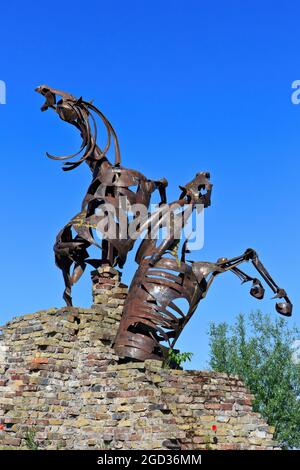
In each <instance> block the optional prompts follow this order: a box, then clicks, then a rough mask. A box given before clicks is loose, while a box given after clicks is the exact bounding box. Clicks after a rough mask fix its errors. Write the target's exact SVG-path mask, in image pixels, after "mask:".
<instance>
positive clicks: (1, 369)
mask: <svg viewBox="0 0 300 470" xmlns="http://www.w3.org/2000/svg"><path fill="white" fill-rule="evenodd" d="M118 282H119V281H118ZM96 284H97V283H96ZM96 284H95V285H96ZM108 284H109V283H108ZM115 287H116V288H118V289H124V288H125V287H124V286H122V285H121V286H120V285H119V284H118V286H115ZM95 288H97V289H98V294H97V295H101V301H102V306H101V305H94V306H93V308H91V309H81V308H74V307H68V308H63V309H51V310H45V311H41V312H37V313H35V314H31V315H25V316H23V317H17V318H15V319H13V320H12V321H11V322H9V323H7V325H5V326H4V327H3V328H2V334H1V335H0V448H2V449H3V448H4V449H22V448H24V449H25V448H28V447H30V446H32V445H34V446H35V447H37V448H39V449H66V448H67V449H86V448H89V449H99V448H103V449H105V448H107V449H136V448H138V449H171V448H172V449H272V448H273V447H274V446H275V443H274V441H272V433H273V431H274V429H272V428H270V427H268V425H267V424H266V422H265V421H264V420H263V419H262V418H261V417H260V415H259V414H257V413H254V412H253V411H252V407H251V400H252V396H251V395H250V394H249V392H248V391H247V390H246V388H245V386H244V385H243V383H242V382H241V381H240V380H239V379H238V378H237V377H228V376H227V375H226V374H216V373H213V372H205V371H180V370H170V369H163V368H162V367H161V363H160V362H159V361H145V362H143V363H129V364H119V363H118V357H117V356H116V355H115V354H114V351H113V349H112V348H111V345H112V341H113V339H114V336H115V334H116V330H117V327H118V323H119V320H120V315H121V312H122V308H121V306H122V303H123V301H124V300H123V295H122V290H119V291H118V294H119V302H120V303H119V304H118V302H114V303H113V304H111V303H110V304H109V308H104V307H105V306H104V305H103V299H104V297H105V292H103V289H102V291H101V292H99V289H100V290H101V286H100V287H99V285H96V287H95ZM112 288H113V286H111V285H110V286H109V289H112ZM103 295H104V297H103Z"/></svg>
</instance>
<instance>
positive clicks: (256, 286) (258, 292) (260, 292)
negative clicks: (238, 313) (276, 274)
mask: <svg viewBox="0 0 300 470" xmlns="http://www.w3.org/2000/svg"><path fill="white" fill-rule="evenodd" d="M250 294H251V295H252V297H255V298H256V299H258V300H261V299H263V298H264V295H265V289H264V288H263V286H262V285H261V283H260V282H259V281H254V282H253V285H252V287H251V289H250Z"/></svg>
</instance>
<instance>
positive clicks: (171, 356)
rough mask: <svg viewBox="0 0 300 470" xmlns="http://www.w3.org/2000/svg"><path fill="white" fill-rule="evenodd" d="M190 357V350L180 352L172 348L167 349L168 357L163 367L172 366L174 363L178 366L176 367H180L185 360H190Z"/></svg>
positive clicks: (191, 354) (191, 355)
mask: <svg viewBox="0 0 300 470" xmlns="http://www.w3.org/2000/svg"><path fill="white" fill-rule="evenodd" d="M192 357H193V353H192V352H182V353H181V352H180V351H174V349H169V352H168V357H167V359H166V361H165V367H166V368H172V366H173V365H176V366H178V368H181V366H182V364H184V363H185V362H187V361H191V359H192Z"/></svg>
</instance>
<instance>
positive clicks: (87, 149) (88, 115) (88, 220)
mask: <svg viewBox="0 0 300 470" xmlns="http://www.w3.org/2000/svg"><path fill="white" fill-rule="evenodd" d="M36 91H37V92H38V93H40V94H41V95H43V96H44V97H45V98H46V101H45V103H44V105H43V106H42V108H41V110H42V111H46V110H47V109H49V108H50V109H53V110H54V111H55V112H56V113H57V114H58V116H59V117H60V118H61V119H62V120H63V121H66V122H68V123H69V124H72V125H73V126H75V127H76V128H77V129H78V130H79V131H80V134H81V138H82V145H81V148H80V150H79V152H77V153H75V154H73V155H69V156H60V157H55V156H52V155H49V154H48V153H47V156H48V157H49V158H51V159H54V160H68V159H70V158H73V157H76V156H78V155H79V156H80V157H79V159H78V160H77V161H75V162H74V161H73V162H66V163H64V166H63V170H64V171H69V170H72V169H74V168H76V167H78V166H79V165H80V164H81V163H82V162H86V163H87V165H88V166H89V168H90V170H91V172H92V175H93V176H92V182H91V184H90V186H89V188H88V191H87V193H86V195H85V197H84V199H83V202H82V207H81V211H80V212H79V213H78V214H77V215H75V217H73V218H72V219H71V220H70V222H68V223H67V224H66V225H65V226H64V227H63V228H62V230H61V231H60V232H59V233H58V235H57V238H56V242H55V245H54V252H55V262H56V265H57V266H58V267H59V268H60V269H61V270H62V273H63V277H64V282H65V290H64V294H63V298H64V300H65V301H66V303H67V305H72V297H71V288H72V286H73V285H74V284H75V282H77V281H78V279H79V278H80V277H81V275H82V274H83V272H84V270H85V267H86V264H87V263H88V264H90V265H92V266H93V267H95V268H97V267H99V266H100V265H101V264H106V263H108V264H109V265H111V266H119V267H121V268H122V267H123V266H124V263H125V261H126V258H127V254H128V252H129V251H130V250H131V249H132V247H133V245H134V242H135V239H133V238H130V236H127V238H126V237H124V233H122V238H121V237H119V229H120V227H119V225H120V224H119V223H118V221H117V222H116V227H115V228H116V236H115V237H108V236H107V227H105V225H103V224H102V225H101V223H100V222H101V220H102V219H103V211H101V208H102V207H103V206H105V210H107V207H108V205H110V207H111V208H112V209H113V210H112V211H111V212H112V214H111V216H112V217H111V219H113V218H114V217H115V216H117V218H118V219H119V217H120V212H121V211H122V204H121V203H120V202H121V200H122V198H126V200H127V201H129V202H130V204H131V205H133V204H137V203H139V204H143V205H144V206H146V207H148V206H149V203H150V198H151V195H152V193H153V191H155V190H156V189H158V190H159V192H160V196H161V202H162V203H163V202H165V201H166V199H165V188H166V186H167V180H166V179H164V178H163V179H161V180H157V181H153V180H149V179H148V178H146V177H145V176H144V175H143V174H141V173H139V172H138V171H136V170H131V169H127V168H124V167H122V166H121V156H120V148H119V143H118V138H117V135H116V132H115V130H114V128H113V127H112V125H111V123H110V122H109V121H108V119H107V118H106V117H105V116H104V114H103V113H102V112H101V111H100V110H99V109H98V108H96V107H95V106H94V105H93V104H92V102H87V101H84V100H83V99H82V98H79V99H77V98H75V97H74V96H73V95H71V94H69V93H66V92H63V91H60V90H56V89H54V88H50V87H49V86H47V85H41V86H39V87H38V88H36ZM57 96H59V97H60V99H59V101H57ZM94 114H95V115H96V116H98V117H99V118H100V119H101V120H102V122H103V124H104V126H105V128H106V133H107V141H106V145H105V147H104V148H103V150H102V149H101V148H100V147H99V145H98V144H97V126H96V119H95V117H94ZM112 140H113V142H114V150H115V162H114V165H112V164H111V163H110V161H109V160H108V158H107V152H108V150H109V148H110V146H111V141H112ZM133 188H135V190H134V189H133ZM106 216H107V215H106ZM134 223H135V217H133V220H131V221H129V220H128V227H127V228H128V229H129V230H127V233H130V224H134ZM94 229H97V231H98V233H99V232H100V233H101V235H102V243H101V247H100V245H99V244H98V243H97V242H96V241H95V237H94V233H93V230H94ZM91 245H95V246H97V247H99V248H101V249H102V257H101V259H91V258H89V254H88V251H87V249H88V248H89V247H90V246H91ZM71 270H72V272H71Z"/></svg>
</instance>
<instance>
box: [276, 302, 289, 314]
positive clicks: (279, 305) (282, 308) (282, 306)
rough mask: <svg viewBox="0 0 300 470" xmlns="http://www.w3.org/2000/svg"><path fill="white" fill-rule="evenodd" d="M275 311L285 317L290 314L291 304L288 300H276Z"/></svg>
mask: <svg viewBox="0 0 300 470" xmlns="http://www.w3.org/2000/svg"><path fill="white" fill-rule="evenodd" d="M275 308H276V311H277V312H278V313H280V315H284V316H285V317H290V316H292V311H293V305H292V304H290V303H289V302H276V306H275Z"/></svg>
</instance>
